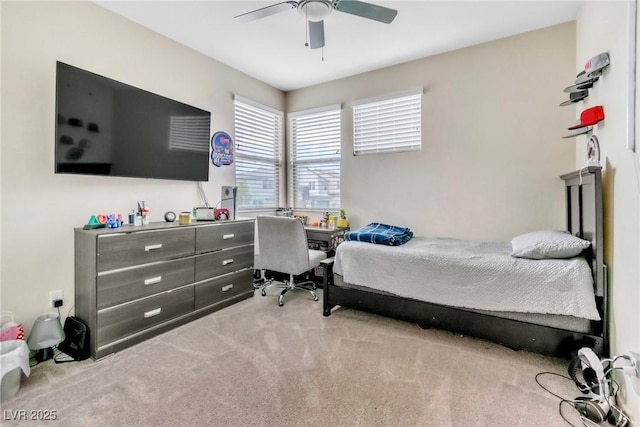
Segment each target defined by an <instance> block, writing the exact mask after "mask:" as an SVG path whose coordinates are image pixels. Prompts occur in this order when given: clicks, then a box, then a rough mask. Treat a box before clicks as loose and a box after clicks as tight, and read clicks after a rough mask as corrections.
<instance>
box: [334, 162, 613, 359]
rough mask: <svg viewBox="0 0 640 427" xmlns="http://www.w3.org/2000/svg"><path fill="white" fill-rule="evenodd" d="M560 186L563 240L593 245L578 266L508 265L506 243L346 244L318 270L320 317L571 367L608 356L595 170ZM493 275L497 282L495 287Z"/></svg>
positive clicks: (562, 262)
mask: <svg viewBox="0 0 640 427" xmlns="http://www.w3.org/2000/svg"><path fill="white" fill-rule="evenodd" d="M561 178H562V179H563V180H564V182H565V189H566V191H565V194H566V207H567V213H566V220H567V228H566V231H567V232H568V233H569V234H570V235H571V236H576V237H579V238H580V239H583V240H586V241H588V242H590V245H589V247H587V248H586V249H584V250H583V251H582V252H581V253H579V254H578V255H577V256H576V257H571V258H567V259H559V260H541V261H537V260H529V259H520V258H514V257H511V256H510V251H511V244H510V243H502V242H468V241H462V240H456V239H446V238H440V239H429V238H423V237H414V238H413V239H411V240H410V241H409V242H407V243H405V244H403V245H401V246H396V247H392V246H384V245H376V244H371V243H363V242H345V243H342V244H341V245H340V246H338V248H337V251H336V256H335V257H334V259H333V260H332V262H331V261H329V262H326V263H325V269H324V278H323V286H324V292H323V301H324V302H323V304H324V306H323V315H324V316H330V315H331V313H332V311H333V309H334V308H335V307H336V306H344V307H349V308H353V309H358V310H363V311H368V312H371V313H376V314H380V315H384V316H389V317H393V318H398V319H401V320H405V321H409V322H414V323H417V324H419V325H421V326H422V327H434V328H438V329H444V330H448V331H452V332H456V333H460V334H463V335H469V336H475V337H478V338H482V339H487V340H490V341H494V342H497V343H500V344H502V345H505V346H507V347H511V348H514V349H524V350H529V351H533V352H537V353H542V354H548V355H553V356H559V357H566V358H569V357H571V356H573V355H575V352H576V351H577V349H579V348H581V347H590V348H592V349H593V350H594V351H595V352H596V353H597V354H599V355H600V356H607V355H608V354H607V353H608V343H607V283H606V266H605V265H604V262H603V250H602V241H603V240H602V234H603V223H602V178H601V168H600V167H588V168H583V169H581V170H579V171H575V172H572V173H568V174H566V175H562V176H561ZM362 245H365V246H366V249H365V248H364V247H363V246H362ZM478 254H483V255H482V256H478ZM434 260H437V262H438V263H439V265H440V269H439V270H434V269H433V266H432V265H431V264H433V262H434ZM460 266H461V267H460ZM532 266H533V268H530V267H532ZM542 266H544V268H542ZM492 269H493V270H492ZM519 269H524V272H522V271H518V272H517V275H516V272H515V271H516V270H519ZM454 270H455V271H457V273H459V274H457V275H456V274H454V273H453V272H454ZM458 270H459V271H458ZM541 270H543V271H541ZM496 271H498V272H499V274H500V277H501V278H502V279H500V280H493V279H495V277H494V276H496V274H498V273H496ZM400 277H401V279H398V278H400ZM492 277H493V279H492ZM546 277H549V279H547V278H546ZM379 279H382V280H379ZM585 283H586V284H585ZM496 302H499V304H497V303H496Z"/></svg>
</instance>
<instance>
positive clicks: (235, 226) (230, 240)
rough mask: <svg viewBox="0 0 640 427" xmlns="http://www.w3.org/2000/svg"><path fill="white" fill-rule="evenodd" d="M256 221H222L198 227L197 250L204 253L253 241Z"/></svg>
mask: <svg viewBox="0 0 640 427" xmlns="http://www.w3.org/2000/svg"><path fill="white" fill-rule="evenodd" d="M254 227H255V225H254V222H253V221H250V222H239V223H234V222H221V223H219V224H213V225H210V226H205V227H198V228H197V229H196V252H197V253H204V252H210V251H215V250H218V249H225V248H232V247H234V246H242V245H246V244H250V243H253V233H254Z"/></svg>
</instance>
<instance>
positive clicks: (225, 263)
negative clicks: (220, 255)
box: [222, 259, 233, 265]
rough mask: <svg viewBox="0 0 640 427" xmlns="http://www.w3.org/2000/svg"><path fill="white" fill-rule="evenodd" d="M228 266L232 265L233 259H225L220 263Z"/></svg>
mask: <svg viewBox="0 0 640 427" xmlns="http://www.w3.org/2000/svg"><path fill="white" fill-rule="evenodd" d="M229 264H233V259H225V260H224V261H222V265H229Z"/></svg>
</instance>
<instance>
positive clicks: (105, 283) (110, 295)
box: [96, 257, 195, 310]
mask: <svg viewBox="0 0 640 427" xmlns="http://www.w3.org/2000/svg"><path fill="white" fill-rule="evenodd" d="M194 277H195V261H194V259H193V257H191V258H186V259H184V258H183V259H179V260H175V261H166V262H162V263H160V264H151V265H146V266H143V267H139V268H133V269H129V270H122V271H118V272H116V273H110V274H105V275H101V276H98V282H97V287H96V290H97V298H98V300H97V304H98V310H100V309H103V308H106V307H111V306H113V305H117V304H122V303H124V302H127V301H132V300H135V299H139V298H142V297H147V296H151V295H153V294H157V293H160V292H164V291H168V290H171V289H174V288H178V287H180V286H184V285H188V284H189V283H193V281H194Z"/></svg>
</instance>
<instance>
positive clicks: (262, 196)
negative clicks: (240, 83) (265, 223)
mask: <svg viewBox="0 0 640 427" xmlns="http://www.w3.org/2000/svg"><path fill="white" fill-rule="evenodd" d="M282 116H283V115H282V113H281V112H279V111H276V110H273V109H271V108H269V107H265V106H262V105H259V104H256V103H254V102H251V101H248V100H246V99H243V98H240V97H238V96H236V97H235V147H236V153H235V157H236V159H235V162H236V186H237V187H238V192H237V195H236V203H237V205H238V209H262V208H266V209H271V208H273V209H275V208H277V207H278V206H279V205H280V176H281V175H282V174H281V169H282V168H283V165H282V154H281V153H282V148H281V147H282Z"/></svg>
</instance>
